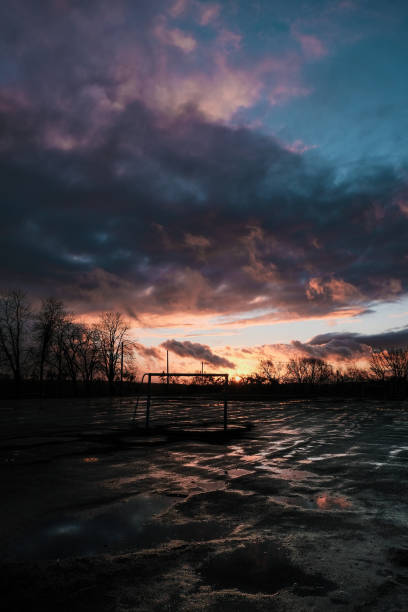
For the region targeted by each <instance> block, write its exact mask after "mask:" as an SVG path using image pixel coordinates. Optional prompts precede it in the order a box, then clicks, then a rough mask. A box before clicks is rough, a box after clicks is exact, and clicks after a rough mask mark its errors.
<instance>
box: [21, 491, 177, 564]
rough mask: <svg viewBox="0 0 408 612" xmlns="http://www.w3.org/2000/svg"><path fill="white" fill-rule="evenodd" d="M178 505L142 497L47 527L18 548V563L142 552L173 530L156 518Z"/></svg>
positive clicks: (146, 496) (169, 500) (161, 498)
mask: <svg viewBox="0 0 408 612" xmlns="http://www.w3.org/2000/svg"><path fill="white" fill-rule="evenodd" d="M172 503H174V502H173V501H172V500H171V499H169V498H168V497H165V496H160V495H138V496H137V497H135V498H134V499H132V500H130V501H128V502H125V503H120V504H115V505H113V506H110V509H109V510H108V511H106V512H102V513H100V514H97V515H95V516H91V517H89V516H87V517H77V516H74V517H69V518H68V517H67V518H65V520H62V521H53V522H50V523H48V524H45V525H43V526H42V527H41V528H40V529H39V530H38V531H36V532H32V533H30V534H27V535H26V537H25V538H23V539H22V541H20V542H18V543H17V544H16V546H15V555H16V557H17V559H18V560H39V559H55V558H64V557H71V556H74V557H75V556H86V555H95V554H98V553H101V552H108V550H109V549H118V548H119V547H121V548H128V547H130V546H132V545H133V546H135V545H136V546H137V547H138V548H142V547H146V546H149V545H154V544H157V543H158V542H161V541H162V540H163V538H164V537H165V535H168V534H167V532H168V530H169V528H168V527H167V528H165V527H164V526H163V525H161V524H160V523H159V521H158V520H157V519H156V520H155V518H154V515H155V514H157V513H159V512H161V511H163V510H165V509H167V508H169V507H170V505H171V504H172Z"/></svg>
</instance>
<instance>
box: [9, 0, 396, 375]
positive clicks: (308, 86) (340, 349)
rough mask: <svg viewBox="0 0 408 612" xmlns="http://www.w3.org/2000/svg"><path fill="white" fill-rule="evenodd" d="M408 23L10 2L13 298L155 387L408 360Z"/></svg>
mask: <svg viewBox="0 0 408 612" xmlns="http://www.w3.org/2000/svg"><path fill="white" fill-rule="evenodd" d="M407 34H408V5H407V4H406V2H405V1H404V2H403V1H399V0H394V1H393V2H392V3H385V2H384V1H383V0H381V1H377V0H338V1H336V0H333V1H331V0H314V1H313V2H306V1H300V0H285V1H280V0H276V1H273V2H272V1H270V0H253V1H251V2H248V1H246V0H245V1H244V0H225V1H224V2H212V1H211V2H210V1H205V0H149V1H144V0H137V1H135V0H133V1H131V0H117V1H115V2H111V1H109V0H88V1H87V2H83V1H79V0H43V1H42V2H36V1H34V0H13V1H11V0H4V1H3V2H2V3H1V4H0V173H1V180H0V189H1V199H0V202H1V207H2V240H1V244H0V249H1V257H0V286H1V288H2V289H7V288H10V287H20V288H23V289H24V290H26V291H27V292H28V293H29V294H30V295H32V296H33V297H34V299H37V300H40V299H41V298H44V297H47V296H50V295H53V296H55V297H57V298H59V299H62V300H64V302H65V303H66V304H67V307H68V308H69V310H70V311H72V312H73V313H75V315H76V316H77V317H80V318H82V319H84V320H90V321H92V320H94V319H95V317H97V316H98V314H99V313H101V312H103V311H106V310H118V311H121V312H123V313H124V315H125V316H126V318H127V319H128V320H129V323H130V326H131V336H132V338H134V339H135V341H136V343H137V345H136V346H137V347H138V352H139V358H140V363H141V366H140V367H141V369H153V368H156V369H157V368H160V369H162V367H164V363H165V351H166V350H169V351H170V355H171V357H170V359H171V363H172V365H174V367H176V366H177V368H180V367H185V368H191V367H196V368H197V367H201V363H200V362H201V361H205V364H206V366H205V367H206V368H208V370H209V371H211V369H212V370H217V369H222V370H223V371H229V372H242V373H247V372H250V371H252V370H253V369H254V368H256V365H257V363H258V361H259V359H261V358H264V357H268V356H273V357H274V358H275V359H278V360H282V361H286V360H287V359H288V358H290V357H292V356H296V355H306V356H318V357H322V358H325V359H328V360H329V361H331V362H339V363H340V362H341V363H345V364H350V363H354V362H356V361H358V360H360V359H362V358H364V357H366V356H367V355H368V354H369V352H370V350H372V349H373V348H377V347H384V346H391V345H392V346H402V345H405V343H406V342H407V341H408V326H407V315H408V295H407V291H408V266H407V263H408V241H407V236H408V146H407V145H408V106H407V103H406V101H407V99H408V79H407V66H406V64H407V58H408V35H407Z"/></svg>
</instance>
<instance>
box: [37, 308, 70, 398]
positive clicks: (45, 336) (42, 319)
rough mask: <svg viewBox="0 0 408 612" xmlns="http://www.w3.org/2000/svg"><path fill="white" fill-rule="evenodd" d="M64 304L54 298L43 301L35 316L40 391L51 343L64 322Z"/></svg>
mask: <svg viewBox="0 0 408 612" xmlns="http://www.w3.org/2000/svg"><path fill="white" fill-rule="evenodd" d="M66 317H67V313H66V312H65V309H64V304H63V303H62V302H61V301H59V300H56V299H55V298H52V297H51V298H47V299H46V300H43V302H42V304H41V308H40V311H39V312H38V313H37V315H36V316H35V321H34V327H33V331H34V340H35V342H36V344H37V346H38V349H37V350H38V359H39V378H40V390H41V393H42V390H43V381H44V368H45V366H46V363H47V361H48V360H49V356H50V351H51V347H52V343H53V342H54V341H55V337H56V334H57V332H58V330H59V329H60V328H61V325H62V324H63V322H64V321H65V320H66Z"/></svg>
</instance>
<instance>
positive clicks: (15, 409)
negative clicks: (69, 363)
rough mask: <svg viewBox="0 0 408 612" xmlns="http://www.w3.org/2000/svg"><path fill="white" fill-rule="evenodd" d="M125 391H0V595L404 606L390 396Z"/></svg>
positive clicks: (78, 600)
mask: <svg viewBox="0 0 408 612" xmlns="http://www.w3.org/2000/svg"><path fill="white" fill-rule="evenodd" d="M134 405H135V400H134V398H126V399H123V400H120V399H115V400H106V399H97V400H91V401H86V400H46V401H43V402H40V401H38V402H37V401H36V402H30V403H28V402H22V401H21V402H10V403H3V404H2V405H1V407H0V427H1V429H0V441H1V448H0V471H1V483H2V503H1V510H0V512H1V532H0V533H1V535H0V545H1V550H2V559H1V571H0V586H1V593H2V601H3V606H2V609H4V610H34V609H35V610H37V609H38V610H75V611H80V610H98V611H99V610H100V611H103V610H118V611H122V610H123V611H124V610H141V611H150V610H157V611H159V610H160V612H164V611H167V612H169V611H176V610H180V611H185V612H188V611H190V610H202V611H217V610H222V611H224V610H225V611H242V612H247V611H248V612H251V611H258V610H259V611H266V610H268V611H269V610H271V611H273V610H287V611H292V610H296V611H297V610H318V611H331V610H334V611H337V610H339V611H346V610H370V611H371V610H373V611H380V610H381V611H387V612H388V611H393V610H407V609H408V535H407V533H408V531H407V527H408V472H407V467H408V406H407V404H406V403H403V402H400V403H399V402H392V403H391V402H389V403H385V402H380V401H378V402H374V401H371V402H368V401H367V402H353V401H347V402H344V401H327V400H325V401H318V400H314V401H286V402H268V403H259V402H241V403H240V402H232V403H231V405H230V420H231V424H232V427H231V430H230V431H229V432H228V433H227V435H224V434H223V431H222V406H221V405H215V406H214V402H213V401H212V402H208V401H207V400H201V401H198V400H186V401H183V402H182V403H179V402H178V401H177V400H175V399H172V400H169V401H165V400H160V402H158V401H156V402H154V403H153V405H152V413H151V417H152V418H151V431H150V432H149V433H146V432H145V431H144V430H143V428H142V425H143V410H144V407H143V406H140V407H139V410H138V412H137V414H136V419H135V421H132V416H133V409H134Z"/></svg>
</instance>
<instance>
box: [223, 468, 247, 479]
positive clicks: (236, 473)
mask: <svg viewBox="0 0 408 612" xmlns="http://www.w3.org/2000/svg"><path fill="white" fill-rule="evenodd" d="M247 474H253V471H252V470H243V469H239V468H238V469H236V470H228V476H229V477H230V478H239V477H240V476H246V475H247Z"/></svg>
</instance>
